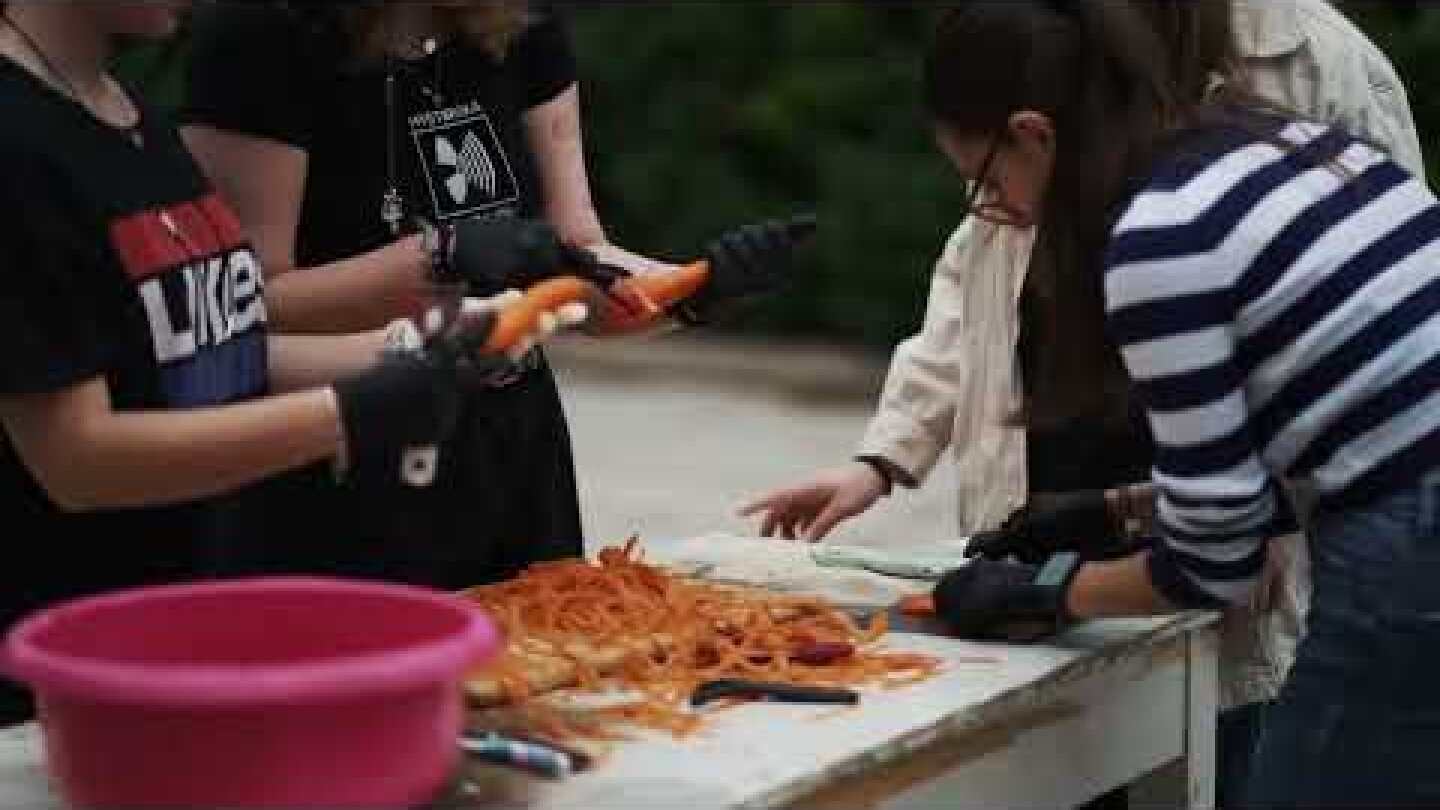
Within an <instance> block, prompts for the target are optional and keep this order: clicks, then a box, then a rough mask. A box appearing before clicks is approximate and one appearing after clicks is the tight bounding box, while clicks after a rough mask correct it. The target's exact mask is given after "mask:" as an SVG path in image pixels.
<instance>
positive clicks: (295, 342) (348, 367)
mask: <svg viewBox="0 0 1440 810" xmlns="http://www.w3.org/2000/svg"><path fill="white" fill-rule="evenodd" d="M384 347H385V330H384V329H372V330H370V331H368V332H357V333H355V334H353V335H271V336H270V389H271V391H273V392H275V393H283V392H286V391H300V390H303V389H306V388H311V387H314V386H318V385H329V384H330V383H332V382H334V381H336V380H338V379H340V378H342V377H348V376H350V375H352V374H357V373H359V372H361V371H364V370H366V369H368V368H370V367H371V366H373V365H375V362H376V361H377V360H378V359H379V356H380V352H381V350H382V349H383V348H384Z"/></svg>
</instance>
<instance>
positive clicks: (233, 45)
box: [180, 0, 323, 149]
mask: <svg viewBox="0 0 1440 810" xmlns="http://www.w3.org/2000/svg"><path fill="white" fill-rule="evenodd" d="M191 26H192V37H191V42H192V45H191V48H192V51H191V55H190V72H189V80H188V83H187V89H186V96H185V103H184V105H183V107H182V108H181V113H180V118H181V121H182V123H186V124H205V125H208V126H212V127H216V128H218V129H225V130H230V131H233V132H239V133H243V134H246V135H254V136H256V137H261V138H268V139H270V140H274V141H279V142H281V143H285V144H290V145H291V146H296V147H299V148H301V149H306V148H309V146H310V144H311V143H312V142H313V139H314V133H315V117H314V109H315V107H316V103H315V102H316V99H313V98H309V97H308V95H309V93H310V88H311V87H312V85H313V82H312V79H313V77H314V75H315V73H314V71H315V64H314V62H313V61H312V60H313V59H314V58H315V57H317V56H319V55H320V54H319V53H318V51H322V50H323V49H322V48H319V47H318V45H319V42H320V40H321V39H322V38H321V37H320V35H319V34H318V33H317V32H315V31H313V30H312V29H311V27H310V26H309V25H307V24H306V22H305V21H304V19H302V18H300V17H298V16H296V15H295V14H294V13H292V12H290V11H287V10H285V9H283V8H276V7H266V6H248V5H246V4H244V3H241V2H236V0H222V2H218V3H214V4H213V5H207V6H206V7H203V8H199V9H197V10H196V11H195V16H194V19H193V21H192V23H191ZM312 40H313V41H312Z"/></svg>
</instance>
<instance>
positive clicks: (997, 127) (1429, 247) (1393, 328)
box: [926, 0, 1440, 805]
mask: <svg viewBox="0 0 1440 810" xmlns="http://www.w3.org/2000/svg"><path fill="white" fill-rule="evenodd" d="M1164 53H1165V51H1164V49H1163V47H1161V45H1160V43H1159V42H1158V41H1157V39H1156V37H1155V34H1154V31H1153V29H1152V28H1150V27H1149V26H1148V25H1147V24H1146V23H1145V21H1144V19H1143V18H1141V17H1140V16H1139V15H1137V14H1136V13H1135V12H1134V11H1133V10H1132V9H1130V8H1128V7H1127V6H1125V5H1122V4H1115V3H1108V2H1103V0H1074V1H1070V2H1035V1H1034V0H1027V1H1025V2H1005V3H999V2H995V3H976V4H970V5H968V6H966V7H965V8H964V9H962V10H956V11H951V12H947V13H946V14H945V15H944V17H943V19H942V22H941V24H940V26H939V28H938V31H937V35H936V39H935V43H934V45H933V48H932V51H931V53H930V57H929V60H928V64H927V74H926V97H927V102H928V106H929V108H930V111H931V113H932V115H933V117H934V120H935V123H936V131H937V135H938V139H939V142H940V144H941V146H942V148H943V150H944V152H945V154H946V155H947V156H948V157H949V158H950V160H951V162H952V163H953V164H954V165H955V167H956V168H957V170H958V171H959V173H960V174H961V175H962V176H963V177H965V178H966V179H967V180H971V181H974V180H978V179H980V178H981V172H980V170H981V167H982V165H983V164H984V163H985V162H986V157H987V155H991V153H992V150H993V156H992V157H990V161H991V166H992V168H991V170H990V171H991V175H990V176H991V178H993V179H992V180H991V182H992V183H993V185H994V186H995V197H994V199H995V202H996V204H997V205H999V206H1000V207H1002V208H1003V209H1004V211H1005V215H1006V216H1008V217H1010V218H1011V219H1013V220H1015V221H1018V222H1023V223H1034V224H1036V225H1037V226H1038V227H1039V228H1040V230H1041V233H1042V234H1044V236H1042V240H1041V245H1042V247H1043V249H1045V250H1046V251H1048V255H1047V257H1046V261H1044V262H1042V263H1039V264H1037V265H1036V266H1035V267H1034V268H1033V269H1032V273H1034V274H1038V275H1037V276H1036V277H1035V278H1034V279H1033V280H1034V283H1035V285H1036V287H1037V289H1039V290H1042V291H1043V298H1042V299H1041V301H1042V304H1043V308H1042V312H1043V316H1044V318H1045V325H1046V331H1045V332H1044V334H1046V335H1048V336H1050V337H1051V338H1052V339H1053V340H1054V341H1055V343H1054V345H1051V346H1048V347H1047V350H1048V351H1052V352H1053V353H1054V354H1055V355H1056V356H1057V357H1060V358H1063V361H1064V362H1066V363H1069V364H1071V366H1072V367H1073V368H1075V369H1077V370H1088V371H1089V372H1092V373H1093V372H1097V371H1100V370H1102V369H1103V368H1104V364H1105V363H1106V362H1107V361H1106V358H1107V357H1109V356H1110V350H1109V344H1110V343H1111V342H1113V343H1114V344H1115V345H1116V346H1118V348H1119V353H1120V356H1121V358H1122V360H1123V363H1124V367H1125V370H1126V371H1127V372H1128V374H1129V376H1130V378H1131V379H1132V380H1133V383H1134V385H1135V387H1136V390H1137V393H1138V399H1139V401H1140V403H1141V405H1142V406H1143V408H1144V413H1145V416H1146V418H1147V421H1148V423H1149V426H1150V428H1151V432H1152V434H1153V436H1154V440H1155V444H1156V462H1155V469H1154V472H1153V483H1154V485H1155V487H1156V490H1157V492H1158V506H1157V521H1156V522H1157V535H1158V536H1157V537H1156V538H1155V540H1154V542H1153V543H1152V544H1150V546H1149V547H1148V548H1146V549H1145V550H1143V551H1140V552H1138V553H1135V554H1132V555H1130V556H1127V557H1124V558H1122V559H1119V560H1115V561H1110V562H1089V563H1083V564H1081V563H1080V562H1079V561H1078V559H1076V558H1075V557H1074V555H1069V554H1063V555H1056V556H1055V557H1052V558H1050V559H1049V560H1048V561H1047V562H1046V563H1045V565H1044V566H1043V567H1037V566H1030V565H1025V564H1022V563H1015V562H1000V561H989V560H978V561H976V562H974V563H972V564H971V565H968V566H966V567H963V568H961V569H958V570H956V571H955V572H952V573H951V574H950V575H949V576H947V577H946V578H945V580H943V581H942V582H941V583H940V584H939V586H938V587H937V589H936V602H937V607H938V608H939V610H940V611H941V612H942V614H943V615H945V616H946V617H947V619H948V620H949V621H951V623H952V624H953V625H954V627H955V629H956V630H957V631H959V632H962V633H965V634H969V635H975V636H989V635H993V634H1003V632H1004V630H1005V627H1006V626H1007V625H1009V624H1011V623H1012V622H1014V621H1016V620H1034V619H1037V618H1045V619H1048V620H1051V621H1054V622H1058V623H1063V622H1065V621H1068V620H1071V619H1078V618H1090V617H1100V616H1118V615H1135V614H1147V613H1155V612H1162V611H1167V610H1171V609H1175V608H1179V607H1218V606H1222V605H1225V604H1231V603H1236V602H1241V601H1243V600H1245V599H1246V598H1247V596H1248V594H1249V593H1250V591H1251V589H1252V588H1253V587H1254V586H1255V583H1256V581H1257V580H1258V579H1259V577H1260V575H1261V573H1262V570H1263V567H1264V560H1265V552H1266V549H1267V540H1268V538H1270V537H1271V536H1273V535H1275V534H1277V533H1279V532H1281V531H1283V530H1284V527H1285V526H1286V525H1287V523H1288V515H1287V514H1286V509H1285V506H1284V501H1283V495H1282V494H1281V491H1280V482H1281V480H1282V479H1286V478H1293V479H1298V480H1300V481H1302V482H1305V483H1307V484H1308V485H1309V486H1310V487H1312V488H1313V489H1314V491H1315V493H1316V495H1317V497H1318V505H1317V508H1316V510H1315V517H1314V520H1313V523H1312V525H1311V527H1310V529H1309V538H1308V539H1309V541H1310V545H1311V550H1312V557H1313V575H1314V581H1315V590H1314V596H1313V601H1312V605H1311V610H1310V614H1309V617H1308V629H1307V632H1306V635H1305V637H1304V639H1303V640H1302V642H1301V645H1300V648H1299V651H1298V655H1297V658H1296V661H1295V664H1294V666H1293V667H1292V669H1291V671H1290V674H1289V677H1288V680H1287V681H1286V683H1285V685H1284V687H1283V689H1282V691H1281V694H1280V696H1279V698H1278V699H1277V701H1276V704H1275V705H1274V707H1273V708H1272V709H1271V710H1270V711H1269V712H1268V715H1267V719H1266V721H1265V726H1264V729H1263V731H1262V734H1261V740H1260V744H1259V748H1258V751H1257V754H1256V760H1255V774H1254V781H1253V783H1252V786H1251V791H1250V798H1251V801H1252V802H1253V803H1256V804H1260V805H1274V804H1284V805H1295V804H1299V805H1306V804H1316V803H1340V804H1346V803H1348V804H1356V805H1359V804H1386V805H1388V804H1400V803H1407V804H1408V803H1421V804H1433V803H1434V802H1435V801H1436V800H1437V799H1440V782H1437V781H1436V780H1435V778H1434V776H1433V768H1432V767H1431V765H1430V763H1429V761H1428V760H1429V758H1430V752H1432V751H1434V750H1435V748H1436V746H1437V744H1440V698H1436V697H1435V695H1434V691H1433V689H1432V688H1431V682H1432V681H1433V680H1434V677H1435V675H1436V673H1437V672H1440V621H1437V619H1436V617H1437V616H1440V591H1437V589H1436V588H1435V587H1434V583H1435V582H1436V581H1437V579H1436V578H1437V577H1440V407H1437V405H1436V403H1435V401H1434V398H1435V391H1436V390H1437V382H1440V282H1437V281H1436V273H1435V267H1436V266H1437V263H1440V202H1437V201H1436V199H1435V196H1434V195H1433V194H1432V193H1431V191H1430V190H1429V188H1427V187H1426V185H1425V184H1424V182H1423V181H1422V180H1420V179H1419V178H1416V177H1415V176H1413V175H1412V174H1410V173H1409V172H1408V171H1406V170H1405V169H1404V168H1402V167H1401V166H1400V165H1398V164H1397V163H1395V161H1394V160H1393V159H1391V158H1390V157H1389V156H1388V155H1386V154H1385V153H1384V152H1382V151H1380V150H1379V149H1377V148H1375V147H1374V146H1371V145H1370V144H1368V143H1367V142H1364V141H1361V140H1358V139H1356V138H1354V137H1353V136H1351V135H1349V134H1348V133H1347V132H1346V131H1345V130H1344V129H1342V128H1339V127H1333V126H1324V125H1320V124H1315V123H1310V122H1306V121H1303V120H1299V119H1296V118H1294V117H1293V116H1292V115H1290V114H1288V113H1286V112H1284V111H1283V110H1279V109H1277V108H1276V107H1275V106H1274V105H1271V104H1267V103H1265V102H1262V101H1260V100H1259V99H1257V98H1255V97H1254V96H1251V95H1248V94H1247V93H1245V92H1244V91H1243V90H1242V89H1241V88H1239V87H1237V86H1235V85H1233V84H1232V85H1227V86H1226V87H1224V88H1220V89H1218V91H1217V92H1215V93H1213V94H1211V95H1209V96H1208V97H1205V98H1203V99H1202V98H1190V97H1186V96H1183V95H1177V94H1176V93H1175V92H1173V88H1174V86H1175V85H1174V83H1173V82H1172V81H1169V80H1168V77H1167V71H1169V70H1171V67H1170V66H1169V65H1168V64H1167V63H1166V60H1165V59H1164ZM1017 55H1018V56H1017ZM1007 59H1008V60H1009V63H1008V64H1011V65H1014V64H1015V63H1016V62H1017V59H1018V64H1019V69H1014V68H1013V67H1012V68H1009V69H1006V70H996V69H994V67H993V66H994V65H997V64H1007V62H1006V60H1007ZM997 133H998V136H997ZM996 167H1000V168H998V170H997V168H996ZM1091 389H1093V382H1091V381H1090V380H1087V379H1085V375H1084V374H1081V373H1076V374H1074V375H1073V376H1071V377H1069V378H1068V379H1067V378H1063V377H1062V378H1059V380H1058V381H1057V385H1056V387H1055V388H1054V389H1053V391H1054V392H1055V394H1056V395H1057V396H1060V397H1064V399H1063V400H1062V401H1061V402H1060V403H1058V404H1060V406H1061V407H1066V408H1070V409H1072V410H1074V411H1075V412H1077V413H1083V412H1085V411H1086V410H1087V409H1092V408H1093V409H1103V408H1105V407H1106V406H1107V404H1108V403H1107V401H1106V400H1105V399H1104V398H1100V397H1096V396H1095V394H1094V391H1093V390H1091ZM1122 401H1123V400H1122Z"/></svg>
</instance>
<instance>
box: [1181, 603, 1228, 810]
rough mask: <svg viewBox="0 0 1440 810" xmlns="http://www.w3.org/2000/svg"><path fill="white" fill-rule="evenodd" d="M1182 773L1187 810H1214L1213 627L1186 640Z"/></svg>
mask: <svg viewBox="0 0 1440 810" xmlns="http://www.w3.org/2000/svg"><path fill="white" fill-rule="evenodd" d="M1186 648H1187V649H1186V689H1185V696H1186V698H1185V771H1186V784H1187V790H1186V793H1187V797H1186V799H1187V806H1188V807H1189V808H1190V810H1211V809H1212V808H1214V807H1215V718H1216V715H1217V713H1218V712H1219V703H1220V676H1219V657H1220V634H1219V633H1218V632H1217V630H1216V629H1215V626H1214V625H1211V626H1209V627H1205V628H1201V629H1199V630H1194V631H1191V632H1190V633H1189V634H1188V635H1187V636H1186Z"/></svg>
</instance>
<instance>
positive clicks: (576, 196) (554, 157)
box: [524, 85, 608, 246]
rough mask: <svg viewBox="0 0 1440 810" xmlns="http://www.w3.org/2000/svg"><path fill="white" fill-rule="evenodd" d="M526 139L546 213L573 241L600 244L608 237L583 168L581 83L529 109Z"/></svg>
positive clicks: (555, 225)
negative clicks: (534, 157) (534, 164)
mask: <svg viewBox="0 0 1440 810" xmlns="http://www.w3.org/2000/svg"><path fill="white" fill-rule="evenodd" d="M524 121H525V136H526V143H527V144H528V145H529V147H530V151H531V153H532V154H534V155H535V156H536V161H535V163H536V166H537V168H538V170H539V174H540V183H541V186H542V188H543V190H544V199H545V219H546V221H548V222H549V223H550V225H551V227H553V228H554V229H555V232H556V233H557V234H559V235H560V238H561V239H562V240H564V241H566V242H568V243H570V244H572V245H582V246H589V245H600V244H605V243H606V242H607V241H608V240H607V238H606V236H605V229H604V228H603V227H602V226H601V224H600V217H599V215H598V214H597V213H596V211H595V202H594V199H593V198H592V197H591V195H590V178H589V175H588V173H587V172H586V170H585V146H584V136H583V135H582V133H581V128H580V89H579V86H578V85H571V86H570V87H569V88H567V89H566V90H565V91H564V92H562V93H560V94H559V95H557V96H556V97H555V98H553V99H551V100H549V101H547V102H545V103H544V104H540V105H538V106H536V107H533V108H531V109H529V110H527V111H526V112H525V115H524Z"/></svg>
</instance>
